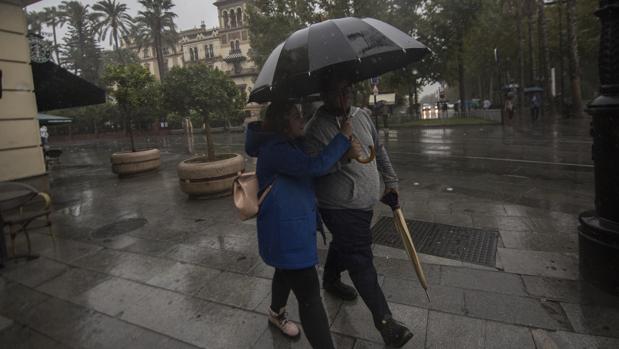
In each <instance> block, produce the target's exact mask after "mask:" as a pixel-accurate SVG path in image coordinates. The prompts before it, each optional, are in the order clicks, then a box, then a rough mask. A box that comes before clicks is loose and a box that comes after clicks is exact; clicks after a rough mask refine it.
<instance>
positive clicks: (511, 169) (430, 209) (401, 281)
mask: <svg viewBox="0 0 619 349" xmlns="http://www.w3.org/2000/svg"><path fill="white" fill-rule="evenodd" d="M588 132H589V128H588V120H580V121H573V120H562V121H561V122H560V123H558V124H546V125H542V124H541V123H538V124H537V125H533V126H531V125H526V124H523V125H515V126H514V125H505V126H501V125H496V126H487V125H484V126H459V127H444V128H443V127H440V128H413V129H401V130H391V131H390V132H388V133H385V132H383V137H384V141H385V144H386V146H387V148H388V150H389V152H390V154H391V158H392V161H393V163H394V167H395V168H396V170H397V172H398V174H399V176H400V178H401V193H402V198H403V209H404V213H405V215H406V216H407V218H411V219H416V220H420V221H426V222H436V223H442V224H450V225H457V226H464V227H471V228H480V229H486V230H491V231H498V233H499V237H500V238H499V242H498V246H497V247H498V251H497V261H496V265H495V266H493V267H488V266H481V265H476V264H470V263H465V262H461V261H458V260H452V259H446V258H440V257H436V256H431V255H423V256H422V260H423V262H424V267H425V270H426V273H427V276H428V281H429V283H430V289H429V292H430V296H431V298H432V302H431V303H429V302H428V301H427V299H426V298H425V294H424V292H423V289H422V288H421V287H420V286H419V283H418V281H417V279H416V276H415V274H414V272H413V269H412V268H411V266H410V262H409V261H408V260H407V257H406V254H405V252H404V251H403V250H399V249H394V248H390V247H386V246H382V245H375V246H374V252H375V256H376V257H375V264H376V267H377V270H378V272H379V274H380V275H379V276H380V280H379V281H380V282H381V284H382V286H383V289H384V291H385V295H386V297H387V298H388V301H389V302H390V306H391V308H392V311H393V312H394V314H395V317H396V318H398V319H400V320H401V321H402V322H404V323H405V324H407V325H409V326H410V327H411V329H412V330H413V332H414V334H415V337H414V338H413V339H412V341H411V342H410V343H408V344H407V345H406V346H405V348H618V347H619V299H618V298H616V297H611V296H609V295H607V294H604V293H602V292H599V291H597V290H595V289H593V288H592V287H590V286H588V285H587V284H585V283H583V282H581V281H579V275H578V248H577V246H578V245H577V244H578V241H577V215H578V214H579V213H580V212H582V211H585V210H589V209H591V208H592V207H593V199H594V194H593V167H592V163H591V155H590V154H591V153H590V149H591V139H590V136H589V134H588ZM196 140H197V141H198V142H199V143H201V144H197V145H196V148H197V149H203V140H202V139H201V137H196ZM52 142H53V139H52ZM139 143H140V144H141V145H142V146H157V147H159V148H160V149H161V160H162V168H161V170H159V171H158V172H153V173H147V174H143V175H140V176H136V177H130V178H123V179H118V178H117V177H116V176H114V175H113V174H112V172H111V169H110V167H111V166H110V163H109V155H110V154H111V152H113V151H116V150H120V149H123V148H124V149H126V148H127V145H128V142H125V141H97V140H90V141H82V142H79V143H77V142H76V143H74V144H62V145H60V147H61V148H62V149H63V150H64V153H63V154H62V157H61V162H60V163H57V164H54V165H53V167H52V169H51V172H50V179H51V185H52V194H53V198H54V202H55V204H54V208H55V212H54V214H53V216H52V218H53V230H54V232H55V234H56V236H57V240H56V241H53V240H52V239H51V238H50V237H49V236H48V235H47V234H46V230H45V229H37V230H34V231H33V232H32V234H31V235H32V237H33V244H34V251H35V252H36V253H38V254H40V255H41V257H40V258H39V259H37V260H35V261H32V262H28V263H25V262H20V263H11V265H10V266H9V267H8V268H5V269H4V270H2V271H0V343H2V345H1V347H2V348H22V347H23V348H69V347H75V348H77V347H79V348H196V347H200V348H309V344H308V343H307V341H306V340H305V339H304V338H302V339H301V340H299V341H296V342H295V341H289V340H287V339H285V338H282V336H281V335H280V334H278V333H276V332H275V331H274V330H272V329H271V328H270V327H268V326H267V318H266V315H265V314H266V311H267V307H268V305H269V298H270V279H271V277H272V273H273V271H272V269H271V268H270V267H268V266H266V265H265V264H264V263H262V261H261V260H260V258H259V256H258V252H257V241H256V235H255V222H254V221H249V222H241V221H239V220H238V219H237V217H236V212H235V211H234V209H233V205H232V201H231V198H230V197H226V198H220V199H213V200H189V199H188V198H187V197H186V196H185V195H184V194H183V193H182V192H181V191H180V189H179V185H178V178H177V176H176V171H175V166H176V164H177V163H178V162H180V161H181V160H183V159H186V158H187V157H188V155H187V154H186V152H185V141H184V138H183V137H182V136H166V137H151V138H146V139H140V140H139ZM242 143H243V136H242V135H241V134H218V135H216V144H217V147H218V151H219V152H241V151H242V149H243V144H242ZM252 166H253V161H252V160H248V168H251V167H252ZM384 215H390V211H389V209H388V208H387V207H382V206H377V207H376V210H375V219H378V218H379V217H380V216H384ZM22 240H23V239H22ZM20 243H21V245H20V248H22V249H23V248H24V244H23V241H21V240H20ZM318 247H319V249H320V252H321V253H320V255H321V258H322V259H323V257H324V255H325V249H326V246H325V245H323V243H322V242H321V241H319V242H318ZM323 299H324V303H325V307H326V309H327V313H328V318H329V321H330V325H331V331H332V333H333V337H334V339H335V342H336V344H337V347H338V348H356V349H360V348H382V347H383V345H382V344H381V339H380V335H379V333H378V332H377V331H376V330H375V329H374V328H373V325H372V321H371V317H370V313H369V311H368V310H367V308H366V307H365V306H364V305H363V303H362V302H361V301H355V302H343V301H339V300H337V299H334V298H333V297H331V296H329V295H327V294H324V295H323ZM289 303H290V304H289V312H290V316H291V318H292V319H294V320H295V321H297V320H298V314H297V305H296V301H295V300H294V297H291V300H290V302H289Z"/></svg>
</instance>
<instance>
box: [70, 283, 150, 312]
mask: <svg viewBox="0 0 619 349" xmlns="http://www.w3.org/2000/svg"><path fill="white" fill-rule="evenodd" d="M155 291H157V289H156V288H154V287H150V286H146V285H143V284H139V283H137V282H133V281H129V280H124V279H119V278H110V279H108V280H106V281H103V282H101V283H100V284H98V285H97V286H95V287H93V288H91V289H90V290H88V291H86V292H84V293H82V294H80V295H78V296H76V297H74V299H73V300H72V301H73V302H75V303H77V304H80V305H83V306H86V307H88V308H91V309H94V310H97V311H99V312H102V313H104V314H107V315H109V316H113V317H116V316H118V315H120V314H122V313H123V312H124V311H125V310H127V309H128V308H129V307H131V306H132V305H134V304H136V303H138V302H139V301H140V300H141V299H142V298H144V297H146V296H147V295H149V294H150V293H154V292H155Z"/></svg>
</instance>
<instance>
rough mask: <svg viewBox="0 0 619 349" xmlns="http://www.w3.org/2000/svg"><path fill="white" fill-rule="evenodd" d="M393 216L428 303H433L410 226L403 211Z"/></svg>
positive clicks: (399, 210)
mask: <svg viewBox="0 0 619 349" xmlns="http://www.w3.org/2000/svg"><path fill="white" fill-rule="evenodd" d="M393 216H394V217H393V219H394V223H395V227H396V230H398V232H399V233H400V236H401V237H402V242H403V243H404V247H405V248H406V252H408V256H409V258H410V259H411V262H412V263H413V267H415V273H416V274H417V278H418V279H419V282H420V283H421V286H422V287H423V290H424V291H425V293H426V297H427V298H428V302H431V301H430V295H429V294H428V281H427V280H426V275H425V273H424V272H423V268H422V266H421V262H420V261H419V256H418V255H417V251H416V250H415V245H414V244H413V239H412V238H411V235H410V232H409V231H408V226H407V224H406V221H405V220H404V215H403V213H402V209H400V208H397V209H395V210H393Z"/></svg>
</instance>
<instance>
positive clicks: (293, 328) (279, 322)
mask: <svg viewBox="0 0 619 349" xmlns="http://www.w3.org/2000/svg"><path fill="white" fill-rule="evenodd" d="M286 315H288V314H287V313H286V308H282V309H281V310H280V311H279V313H276V312H274V311H273V310H271V307H269V325H272V326H275V327H277V328H278V329H279V330H280V331H281V332H282V333H283V334H284V335H285V336H287V337H290V338H297V337H299V335H300V334H301V331H300V330H299V327H298V326H297V325H295V323H294V322H292V321H289V320H288V317H287V316H286Z"/></svg>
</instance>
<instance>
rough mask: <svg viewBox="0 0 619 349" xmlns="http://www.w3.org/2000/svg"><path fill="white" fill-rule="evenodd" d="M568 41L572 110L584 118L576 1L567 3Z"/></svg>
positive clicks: (575, 114) (569, 0)
mask: <svg viewBox="0 0 619 349" xmlns="http://www.w3.org/2000/svg"><path fill="white" fill-rule="evenodd" d="M567 40H568V42H569V45H570V53H569V62H570V80H571V87H572V110H573V111H574V116H575V117H577V118H578V117H582V116H583V115H582V112H583V105H582V94H581V91H580V62H579V59H578V35H577V34H576V0H568V2H567Z"/></svg>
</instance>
